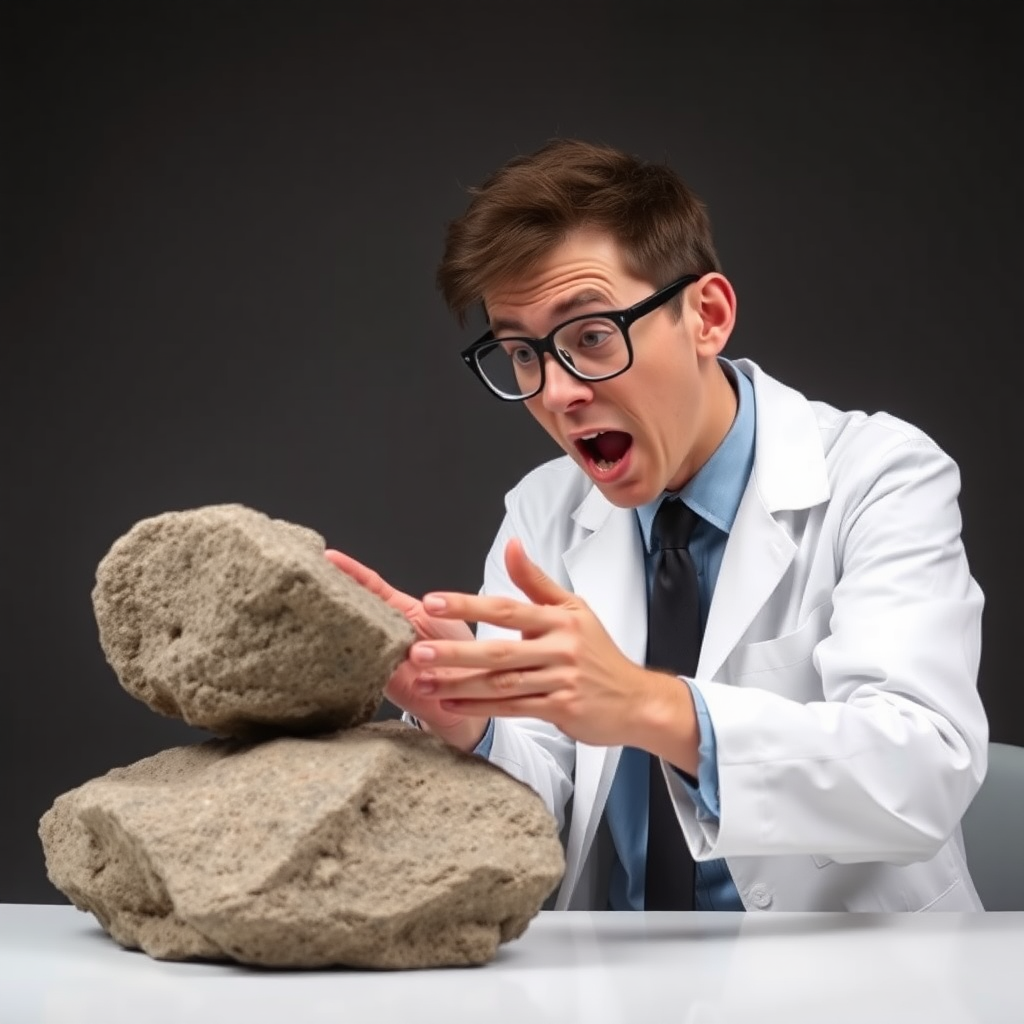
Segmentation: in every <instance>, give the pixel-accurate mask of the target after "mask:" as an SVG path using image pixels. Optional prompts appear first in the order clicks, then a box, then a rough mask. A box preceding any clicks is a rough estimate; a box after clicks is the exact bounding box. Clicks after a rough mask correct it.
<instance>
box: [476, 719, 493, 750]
mask: <svg viewBox="0 0 1024 1024" xmlns="http://www.w3.org/2000/svg"><path fill="white" fill-rule="evenodd" d="M493 742H494V719H493V718H489V719H487V729H486V731H485V732H484V734H483V736H482V737H481V739H480V742H479V743H478V744H477V745H476V746H475V747H474V748H473V753H474V754H477V755H478V756H480V757H485V758H486V757H490V756H491V744H492V743H493Z"/></svg>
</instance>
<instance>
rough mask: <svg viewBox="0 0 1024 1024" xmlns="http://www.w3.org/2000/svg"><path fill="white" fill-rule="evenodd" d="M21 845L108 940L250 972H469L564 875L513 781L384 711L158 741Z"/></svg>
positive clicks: (550, 826)
mask: <svg viewBox="0 0 1024 1024" xmlns="http://www.w3.org/2000/svg"><path fill="white" fill-rule="evenodd" d="M40 837H41V839H42V842H43V848H44V851H45V854H46V864H47V871H48V873H49V876H50V880H51V881H52V882H53V884H54V885H56V886H57V888H58V889H60V890H61V891H62V892H63V893H64V894H65V895H67V897H68V898H69V899H70V900H71V901H72V902H73V903H74V904H75V905H76V906H78V907H79V908H80V909H83V910H88V911H91V912H92V913H94V914H95V915H96V917H97V918H98V919H99V921H100V922H101V924H102V925H103V927H104V928H105V929H106V930H107V931H108V932H109V933H110V934H111V935H112V936H113V937H114V939H116V940H117V941H118V942H119V943H121V944H122V945H124V946H127V947H131V948H141V949H143V950H145V951H146V952H147V953H149V954H150V955H151V956H154V957H158V958H162V959H185V958H192V957H199V958H212V959H230V960H237V961H241V962H243V963H250V964H262V965H268V966H289V967H317V966H326V965H349V966H357V967H379V968H402V967H431V966H442V965H458V964H479V963H485V962H487V961H488V960H490V959H492V958H493V957H494V955H495V953H496V951H497V948H498V945H499V943H501V942H506V941H509V940H510V939H514V938H516V937H517V936H519V935H520V934H521V933H522V932H523V931H524V930H525V929H526V927H527V925H528V923H529V921H530V919H531V918H532V917H533V916H534V915H535V914H536V913H537V912H538V910H539V909H540V908H541V905H542V903H543V901H544V899H545V898H546V897H547V896H548V895H549V894H550V893H551V892H552V891H553V889H554V887H555V885H557V883H558V881H559V880H560V878H561V876H562V872H563V871H564V867H565V862H564V856H563V853H562V847H561V845H560V842H559V839H558V835H557V825H556V822H555V819H554V818H553V817H552V815H551V814H550V813H549V811H548V810H547V808H546V807H545V806H544V804H543V802H542V801H541V799H540V797H539V796H537V794H536V793H534V792H533V790H532V789H530V788H529V787H527V786H526V785H524V784H523V783H521V782H518V781H516V780H515V779H513V778H511V777H510V776H509V775H507V774H506V773H505V772H503V771H502V770H501V769H499V768H496V767H494V766H493V765H490V764H488V763H487V762H486V761H483V760H482V759H480V758H478V757H475V756H472V755H467V754H463V753H460V752H459V751H456V750H455V749H454V748H452V747H449V746H447V745H446V744H444V743H442V742H441V741H440V740H438V739H437V738H436V737H433V736H430V735H428V734H426V733H421V732H419V731H417V730H415V729H411V728H409V727H407V726H404V725H402V724H400V723H397V722H381V723H374V724H370V725H363V726H360V727H358V728H355V729H350V730H344V731H339V732H336V733H332V734H326V735H322V736H318V737H312V738H292V737H283V738H279V739H274V740H270V741H267V742H263V743H259V744H254V745H246V744H243V743H241V742H239V741H235V740H211V741H209V742H208V743H204V744H200V745H196V746H190V747H177V748H174V749H170V750H166V751H164V752H162V753H160V754H157V755H155V756H153V757H150V758H147V759H145V760H143V761H139V762H137V763H136V764H134V765H131V766H130V767H127V768H119V769H114V770H113V771H111V772H109V773H107V775H105V776H103V777H101V778H99V779H94V780H92V781H91V782H87V783H85V784H84V785H83V786H80V787H79V788H77V789H74V790H72V791H70V792H69V793H65V794H64V795H62V796H60V797H58V798H57V800H56V801H55V803H54V805H53V806H52V807H51V808H50V810H49V811H47V813H46V814H45V815H44V816H43V819H42V821H41V823H40Z"/></svg>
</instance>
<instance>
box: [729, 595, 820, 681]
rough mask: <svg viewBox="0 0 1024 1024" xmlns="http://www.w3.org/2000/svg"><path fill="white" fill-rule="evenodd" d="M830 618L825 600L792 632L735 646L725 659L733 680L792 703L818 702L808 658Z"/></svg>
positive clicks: (810, 663)
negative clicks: (787, 698) (785, 698)
mask: <svg viewBox="0 0 1024 1024" xmlns="http://www.w3.org/2000/svg"><path fill="white" fill-rule="evenodd" d="M831 615H832V602H831V600H829V601H825V602H823V603H822V604H819V605H818V606H817V607H816V608H815V609H814V610H813V611H812V612H811V613H810V614H809V615H808V616H807V618H806V619H805V620H804V622H803V623H802V624H801V625H800V627H799V628H798V629H795V630H793V632H791V633H786V634H784V635H783V636H780V637H775V638H773V639H771V640H760V641H758V642H756V643H752V644H744V645H741V646H739V647H737V648H736V649H735V650H734V651H733V652H732V654H731V655H730V656H729V668H730V674H731V676H732V679H733V681H734V682H737V683H741V684H742V685H744V686H757V687H761V688H763V689H765V690H771V691H772V692H774V693H778V694H780V695H781V696H784V697H791V698H793V699H794V700H803V701H808V700H815V699H821V696H822V692H821V678H820V677H819V675H818V672H817V669H815V667H814V664H813V662H812V661H811V656H812V655H813V654H814V648H815V647H816V646H817V645H818V643H819V642H820V641H821V640H823V639H824V638H825V637H826V636H827V635H828V624H829V618H830V617H831Z"/></svg>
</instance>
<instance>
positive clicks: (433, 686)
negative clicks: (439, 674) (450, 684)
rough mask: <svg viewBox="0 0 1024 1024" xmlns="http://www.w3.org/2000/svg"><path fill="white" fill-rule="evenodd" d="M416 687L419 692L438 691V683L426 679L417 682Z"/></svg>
mask: <svg viewBox="0 0 1024 1024" xmlns="http://www.w3.org/2000/svg"><path fill="white" fill-rule="evenodd" d="M416 689H417V690H419V692H420V693H423V694H428V693H436V692H437V683H431V682H428V681H426V680H423V681H421V682H419V683H417V685H416Z"/></svg>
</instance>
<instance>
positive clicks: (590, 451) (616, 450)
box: [576, 430, 633, 473]
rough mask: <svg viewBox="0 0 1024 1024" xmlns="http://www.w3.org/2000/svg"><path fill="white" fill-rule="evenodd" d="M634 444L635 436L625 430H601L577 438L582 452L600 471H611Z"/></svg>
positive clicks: (578, 446) (577, 444)
mask: <svg viewBox="0 0 1024 1024" xmlns="http://www.w3.org/2000/svg"><path fill="white" fill-rule="evenodd" d="M632 446H633V437H632V435H631V434H627V433H626V432H625V431H624V430H599V431H596V432H595V433H593V434H588V435H587V436H586V437H580V438H577V440H576V447H577V449H579V451H580V453H581V454H582V455H583V456H584V458H585V459H586V460H587V462H589V463H590V464H591V465H592V466H593V467H594V468H595V469H596V470H597V471H598V472H599V473H610V472H611V471H612V470H613V469H615V467H616V466H618V464H619V463H620V462H621V461H622V460H623V459H624V458H625V456H626V453H627V452H628V451H629V449H630V448H631V447H632Z"/></svg>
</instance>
